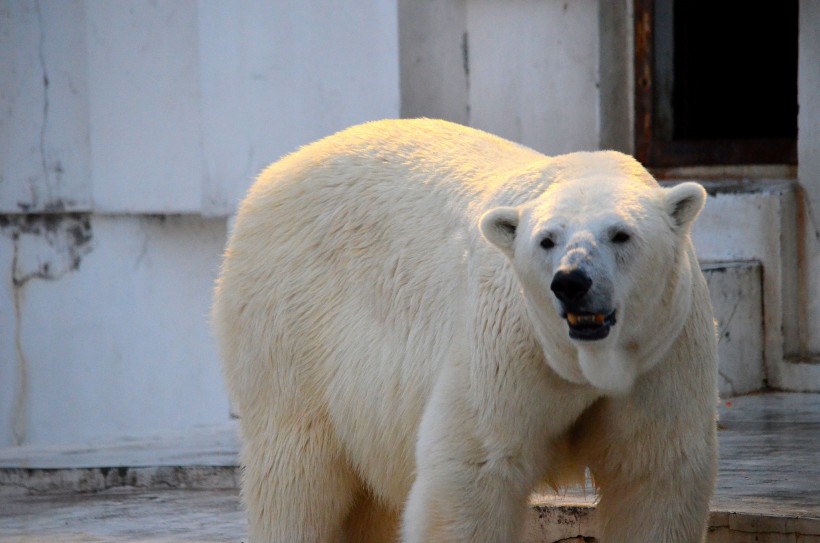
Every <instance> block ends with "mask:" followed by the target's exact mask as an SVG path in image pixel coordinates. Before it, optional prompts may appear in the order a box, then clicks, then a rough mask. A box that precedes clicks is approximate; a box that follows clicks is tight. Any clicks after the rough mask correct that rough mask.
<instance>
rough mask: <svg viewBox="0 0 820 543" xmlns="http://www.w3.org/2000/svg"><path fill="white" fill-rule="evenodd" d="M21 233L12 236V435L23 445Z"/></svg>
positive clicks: (25, 389)
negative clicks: (14, 371)
mask: <svg viewBox="0 0 820 543" xmlns="http://www.w3.org/2000/svg"><path fill="white" fill-rule="evenodd" d="M19 239H20V235H19V234H18V233H17V232H15V233H14V234H13V236H12V241H13V244H14V253H13V255H12V260H11V283H12V298H13V303H14V353H15V355H16V357H17V388H16V394H15V396H14V404H13V406H12V411H11V435H12V439H13V440H14V444H15V445H22V444H23V442H24V441H25V439H26V419H27V417H26V404H27V402H26V399H27V398H28V363H27V361H26V354H25V351H23V340H22V330H21V329H22V324H21V323H22V319H23V315H22V309H21V305H22V296H23V292H22V286H23V285H25V282H23V283H21V284H18V283H17V278H16V277H15V274H16V271H17V262H18V258H19V255H20V244H19Z"/></svg>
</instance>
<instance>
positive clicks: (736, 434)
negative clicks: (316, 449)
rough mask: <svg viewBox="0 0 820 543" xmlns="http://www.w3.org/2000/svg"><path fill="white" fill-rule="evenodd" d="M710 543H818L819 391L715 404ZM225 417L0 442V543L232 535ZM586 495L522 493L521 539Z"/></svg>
mask: <svg viewBox="0 0 820 543" xmlns="http://www.w3.org/2000/svg"><path fill="white" fill-rule="evenodd" d="M720 414H721V419H720V432H719V437H720V449H721V460H720V474H719V476H718V484H717V489H716V493H715V497H714V499H713V502H712V515H711V528H710V532H709V539H708V541H709V543H751V542H762V543H820V455H818V452H817V451H818V450H820V394H792V393H768V394H757V395H749V396H741V397H737V398H732V399H730V400H724V401H723V402H722V403H721V406H720ZM235 430H236V429H235V426H233V425H226V426H224V427H213V428H200V429H195V430H192V431H189V432H184V433H180V434H167V435H164V436H154V437H152V438H150V439H139V440H128V441H121V442H118V443H112V444H107V445H101V446H95V447H88V446H85V447H59V448H58V447H52V448H35V447H17V448H9V449H2V450H0V543H11V542H15V543H35V542H37V543H39V542H45V541H49V542H50V541H66V542H79V541H95V542H96V541H110V542H114V543H120V542H126V541H144V542H151V543H172V542H181V541H200V542H217V541H240V540H242V538H244V537H245V536H246V533H247V527H246V524H245V520H244V515H243V514H242V512H241V508H240V505H239V498H238V468H237V467H236V454H237V450H238V449H237V446H238V440H237V439H236V434H235ZM593 506H594V496H591V495H590V496H584V495H583V494H582V493H579V492H577V491H576V492H567V493H565V494H563V495H560V496H553V495H537V496H533V498H532V503H531V508H530V512H529V517H528V520H527V526H526V537H525V541H526V542H527V543H536V542H538V543H544V542H558V541H561V542H570V541H578V542H580V541H586V542H590V541H594V538H595V536H596V530H595V522H594V517H595V511H594V507H593Z"/></svg>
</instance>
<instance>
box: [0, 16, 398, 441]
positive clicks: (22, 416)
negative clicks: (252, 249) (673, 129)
mask: <svg viewBox="0 0 820 543" xmlns="http://www.w3.org/2000/svg"><path fill="white" fill-rule="evenodd" d="M353 28H355V29H356V31H355V32H351V29H353ZM0 51H2V52H3V54H2V55H0V57H2V58H0V447H2V446H5V445H10V444H21V443H23V444H56V443H76V442H83V441H85V442H88V441H91V440H94V439H96V438H109V439H110V438H113V437H117V436H125V435H131V436H134V435H143V434H153V433H157V432H162V431H165V430H173V429H179V428H185V427H189V426H192V425H197V424H217V423H222V422H223V421H227V419H228V417H229V406H228V404H227V399H226V395H225V392H224V391H223V389H222V385H221V376H220V373H219V364H218V361H217V357H216V352H215V350H214V345H213V342H212V341H211V338H210V336H209V333H208V327H207V316H208V308H209V305H210V299H211V294H212V287H213V280H214V278H215V275H216V268H217V265H218V262H219V258H220V255H221V252H222V248H223V246H224V243H225V238H226V228H227V227H226V225H227V222H228V219H229V217H230V215H231V214H232V213H233V212H234V210H235V206H236V204H237V202H238V200H239V199H240V198H241V196H242V195H243V194H244V192H245V190H246V189H247V187H248V186H249V185H250V184H251V182H252V180H253V178H254V177H255V176H256V174H257V173H258V172H259V171H260V170H261V169H262V168H263V167H264V166H265V165H267V164H268V163H270V162H272V161H274V160H276V159H278V158H279V157H280V156H282V155H283V154H285V153H288V152H291V151H293V150H294V149H296V148H297V147H298V146H300V145H302V144H305V143H308V142H310V141H312V140H315V139H317V138H319V137H321V136H325V135H327V134H329V133H332V132H334V131H336V130H340V129H342V128H345V127H347V126H349V125H351V124H355V123H359V122H364V121H367V120H372V119H378V118H384V117H397V116H398V115H399V81H398V22H397V6H396V3H395V1H394V0H377V1H374V2H355V3H350V4H346V5H345V6H343V7H342V6H341V5H340V4H338V3H336V2H330V1H320V2H311V3H303V2H298V1H296V0H293V1H285V2H267V1H265V0H248V1H247V2H243V5H242V9H236V8H235V6H233V5H230V4H228V3H224V2H213V1H210V0H204V1H198V2H190V1H187V0H168V1H163V2H151V1H147V0H122V1H118V2H95V1H91V0H0Z"/></svg>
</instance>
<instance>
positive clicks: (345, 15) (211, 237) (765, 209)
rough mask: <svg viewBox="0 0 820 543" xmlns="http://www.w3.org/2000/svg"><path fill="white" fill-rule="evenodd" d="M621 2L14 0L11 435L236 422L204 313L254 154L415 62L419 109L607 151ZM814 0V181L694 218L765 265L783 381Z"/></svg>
mask: <svg viewBox="0 0 820 543" xmlns="http://www.w3.org/2000/svg"><path fill="white" fill-rule="evenodd" d="M627 3H628V2H627ZM623 4H624V2H623V1H620V2H619V3H618V6H619V9H617V10H610V11H613V13H614V15H613V13H610V11H606V14H605V15H606V16H605V17H601V16H600V15H601V14H600V13H599V11H600V9H599V8H600V5H599V3H598V2H596V1H594V0H578V1H577V2H565V1H559V0H510V1H508V2H503V3H500V2H494V1H491V0H428V1H425V2H417V1H416V0H358V1H355V2H347V3H344V9H342V4H341V3H338V2H331V1H330V0H320V1H317V2H308V3H305V2H298V1H296V0H288V1H284V0H283V1H281V2H268V1H265V0H247V1H245V2H243V3H242V4H241V8H240V7H237V6H238V4H235V3H229V2H222V1H220V0H196V1H193V0H190V1H189V0H167V1H164V2H159V3H155V2H148V1H146V0H121V1H118V2H95V1H92V0H40V1H37V0H0V51H2V54H0V446H4V445H9V444H12V443H15V442H25V443H29V444H38V443H39V444H59V443H68V442H78V441H88V440H93V439H97V438H102V437H104V438H106V439H110V438H112V437H117V436H124V435H140V434H145V433H155V432H159V431H165V430H173V429H178V428H183V427H187V426H191V425H198V424H213V423H218V422H221V421H225V420H227V417H228V406H227V399H226V396H225V393H224V391H223V389H222V386H221V377H220V375H219V367H218V362H217V359H216V355H215V353H214V348H213V344H212V340H211V339H210V336H209V335H208V330H207V324H206V314H207V309H208V305H209V303H210V296H211V286H212V281H213V279H214V277H215V274H216V267H217V264H218V261H219V258H220V252H221V248H222V246H223V244H224V241H225V236H226V218H227V217H228V216H229V215H230V213H231V212H232V211H233V210H234V208H235V205H236V203H237V201H238V200H239V198H240V197H241V195H242V194H243V192H244V190H245V189H246V187H247V186H248V185H249V184H250V183H251V181H252V179H253V177H254V176H255V174H256V173H257V172H258V171H259V170H260V169H261V168H262V167H263V166H264V165H265V164H267V163H269V162H271V161H273V160H276V159H277V158H279V157H280V156H281V155H283V154H284V153H287V152H289V151H291V150H293V149H295V148H296V147H298V146H299V145H301V144H304V143H307V142H309V141H312V140H314V139H316V138H319V137H321V136H324V135H327V134H329V133H332V132H334V131H336V130H338V129H341V128H343V127H345V126H348V125H351V124H355V123H358V122H362V121H365V120H368V119H376V118H383V117H396V116H398V115H399V112H400V104H399V102H400V96H399V84H400V76H399V74H400V71H399V68H400V67H401V112H402V113H403V114H404V115H406V116H419V115H429V116H435V117H443V118H447V119H451V120H455V121H457V122H462V123H467V124H471V125H473V126H476V127H479V128H483V129H486V130H489V131H491V132H495V133H498V134H500V135H502V136H505V137H508V138H511V139H514V140H517V141H520V142H522V143H524V144H526V145H529V146H532V147H534V148H536V149H538V150H541V151H543V152H545V153H549V154H556V153H561V152H565V151H570V150H577V149H594V148H596V147H597V146H598V142H599V141H602V140H603V141H609V139H607V137H603V136H606V135H608V134H609V132H607V134H603V135H602V133H601V132H602V129H601V128H600V127H599V125H600V124H601V121H600V120H599V117H600V114H599V109H600V108H601V105H602V103H603V105H605V106H606V107H607V108H609V109H607V111H610V110H611V109H613V107H611V106H612V104H611V103H610V101H611V100H613V97H615V96H617V95H618V93H617V89H616V88H614V87H617V85H608V87H607V88H608V91H607V93H606V96H601V94H600V92H599V90H598V83H599V81H598V74H599V73H609V74H611V73H612V72H613V69H612V67H611V66H607V67H606V69H602V67H600V66H599V63H600V61H599V55H600V56H601V58H603V56H606V55H601V48H602V43H603V42H601V40H599V35H607V36H609V37H608V38H607V40H609V38H612V36H610V34H612V32H611V30H612V28H615V27H612V28H610V27H607V28H601V27H600V23H599V20H605V19H606V17H612V16H617V17H622V16H628V15H629V13H630V10H629V9H628V8H629V6H625V5H623ZM818 4H820V2H818V0H802V1H801V7H800V8H801V9H800V13H801V23H800V24H801V26H800V28H801V34H800V55H801V56H800V80H799V88H800V91H799V100H800V119H799V124H800V139H799V154H800V166H799V185H798V184H795V183H788V182H787V183H785V184H784V183H779V182H775V183H773V184H772V183H768V184H766V183H764V184H763V185H759V186H758V185H755V187H752V189H751V190H743V191H740V193H731V192H726V191H723V192H721V191H718V192H717V193H716V195H715V196H712V197H710V198H709V203H708V204H707V208H706V210H705V212H704V215H703V218H702V219H701V221H700V222H699V224H698V227H697V229H696V231H695V240H696V244H697V246H698V249H699V251H700V253H701V256H702V257H703V258H704V259H707V260H716V261H726V260H738V259H739V260H753V261H758V262H760V263H761V264H762V266H763V273H762V277H763V288H762V297H763V302H764V305H765V313H764V315H765V331H764V338H763V339H764V345H765V350H766V352H765V356H766V358H765V360H766V371H767V378H768V379H769V383H771V384H773V385H775V386H779V387H782V388H786V389H811V390H820V365H818V364H817V363H815V362H816V360H817V355H818V354H820V332H818V330H820V327H817V326H815V325H814V323H816V322H820V305H818V300H820V273H818V269H820V234H818V231H820V226H818V224H820V222H818V219H817V213H818V212H817V210H818V209H820V152H818V151H819V149H818V141H820V123H819V122H818V119H820V97H818V89H820V79H819V78H820V74H819V73H818V72H819V71H820V59H818V51H820V40H819V39H818V28H820V7H818ZM621 8H623V9H621ZM399 21H401V25H399ZM399 28H400V29H401V36H400V35H399ZM617 28H621V29H622V30H623V29H626V30H628V29H629V28H630V25H628V24H624V25H618V26H617ZM626 30H623V31H626ZM399 38H401V45H402V47H401V51H399ZM610 41H611V42H612V43H624V44H626V45H628V44H629V39H623V40H621V39H612V40H610ZM610 41H607V43H610ZM400 53H401V56H400ZM611 56H612V57H618V58H621V57H624V58H626V57H629V55H626V56H624V55H621V56H618V55H611ZM607 58H609V56H607ZM616 71H617V70H616ZM618 73H620V72H618ZM46 81H47V82H48V84H46ZM621 82H622V83H623V81H621ZM610 83H611V81H610ZM623 92H624V93H626V94H627V95H628V93H629V89H624V90H623ZM622 95H623V93H622ZM622 102H623V100H620V101H618V104H619V105H618V107H623V103H622ZM610 113H611V111H610ZM626 117H628V116H626ZM616 118H620V117H618V116H617V115H615V116H613V115H608V116H607V119H610V121H608V122H610V124H611V122H613V121H612V120H613V119H616ZM607 130H609V129H607ZM624 133H627V132H625V131H624ZM619 137H623V136H619ZM616 139H617V138H616ZM619 141H620V140H619ZM616 143H617V142H616ZM801 198H802V200H801ZM798 210H803V215H802V217H803V219H804V220H803V222H802V223H801V221H800V220H799V218H800V216H799V214H798ZM66 211H71V212H74V213H71V214H67V213H66ZM43 212H49V213H50V214H49V215H48V217H45V216H43V215H42V214H41V213H43ZM31 213H39V214H38V215H33V216H29V215H27V214H31ZM163 216H165V218H164V219H163V218H161V217H163ZM801 224H802V225H803V226H802V227H801V226H800V225H801ZM801 228H802V230H801ZM800 236H802V238H801V237H800ZM798 239H803V240H805V244H803V245H799V244H798V243H797V240H798ZM798 247H802V253H801V251H799V250H798ZM46 265H47V268H46ZM784 339H785V343H784Z"/></svg>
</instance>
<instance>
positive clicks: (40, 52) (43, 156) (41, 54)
mask: <svg viewBox="0 0 820 543" xmlns="http://www.w3.org/2000/svg"><path fill="white" fill-rule="evenodd" d="M34 6H35V9H36V11H37V22H38V24H39V28H40V39H39V43H38V47H37V58H38V59H39V61H40V68H41V70H42V72H43V123H42V125H41V126H40V165H41V167H42V168H43V184H44V185H45V189H46V203H49V202H51V200H52V194H51V182H50V179H49V174H48V157H47V153H46V131H47V128H48V113H49V111H48V110H49V95H48V90H49V89H48V87H49V80H48V69H47V67H46V56H45V36H46V32H45V28H44V23H43V11H42V9H41V6H40V2H39V0H37V1H36V2H35V3H34ZM31 195H32V206H33V207H35V208H36V207H37V200H38V198H37V190H36V187H35V186H32V187H31Z"/></svg>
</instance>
